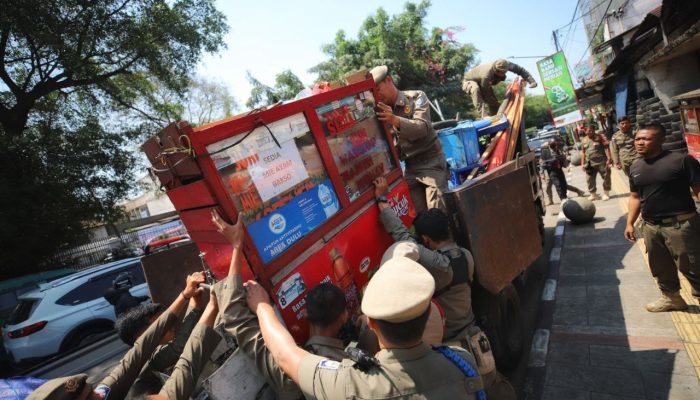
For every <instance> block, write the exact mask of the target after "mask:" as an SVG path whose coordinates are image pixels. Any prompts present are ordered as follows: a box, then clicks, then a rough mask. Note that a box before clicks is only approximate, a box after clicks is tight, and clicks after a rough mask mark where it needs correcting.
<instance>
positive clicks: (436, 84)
mask: <svg viewBox="0 0 700 400" xmlns="http://www.w3.org/2000/svg"><path fill="white" fill-rule="evenodd" d="M429 7H430V2H429V1H427V0H423V1H421V2H420V3H418V4H415V3H410V2H408V3H406V5H405V7H404V11H403V12H401V13H400V14H397V15H394V16H389V15H388V14H387V13H386V11H385V10H384V9H383V8H379V9H378V10H377V12H376V14H375V15H373V16H370V17H368V18H367V19H366V20H365V22H364V23H363V24H362V27H361V28H360V31H359V33H358V35H357V39H348V38H347V37H346V35H345V32H343V31H342V30H341V31H338V33H337V34H336V36H335V40H334V41H333V43H329V44H326V45H324V46H323V51H324V52H325V53H326V54H327V55H328V56H329V59H328V60H327V61H325V62H322V63H320V64H318V65H316V66H315V67H313V68H312V69H311V72H316V73H318V75H319V79H320V80H325V81H333V80H338V79H341V78H342V77H344V76H345V75H346V74H348V73H351V72H354V71H357V70H361V69H371V68H372V67H374V66H377V65H383V64H385V65H387V66H388V67H389V70H390V73H391V74H392V76H393V77H394V78H396V82H397V85H398V87H399V88H400V89H402V90H409V89H414V90H415V89H417V90H422V91H424V92H425V93H426V94H427V95H428V97H429V98H430V99H431V100H438V101H439V103H440V105H441V108H442V111H443V114H444V115H445V118H450V117H452V116H454V114H455V113H457V112H461V114H462V115H464V114H465V112H466V111H467V108H468V107H469V103H470V101H469V100H468V98H467V97H468V96H466V95H465V94H464V93H463V92H462V90H461V79H462V75H463V73H464V70H465V68H470V67H471V66H472V64H473V63H474V60H475V55H476V53H477V50H476V48H475V47H474V45H472V44H461V43H458V42H456V41H454V40H453V39H452V31H451V30H450V29H441V28H433V29H432V30H430V31H429V30H428V28H427V27H426V16H427V12H428V8H429Z"/></svg>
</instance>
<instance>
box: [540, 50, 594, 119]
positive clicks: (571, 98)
mask: <svg viewBox="0 0 700 400" xmlns="http://www.w3.org/2000/svg"><path fill="white" fill-rule="evenodd" d="M537 70H539V71H540V78H541V79H542V85H543V86H544V93H545V97H546V98H547V103H548V104H549V112H550V114H551V115H552V120H553V121H554V126H556V127H557V128H558V127H560V126H564V125H568V124H571V123H574V122H578V121H581V120H582V119H583V115H582V114H581V109H580V108H579V105H578V100H577V99H576V93H575V92H574V85H573V83H572V82H571V74H570V73H569V67H568V66H567V64H566V58H565V57H564V53H563V52H558V53H554V54H552V55H551V56H549V57H546V58H543V59H542V60H540V61H538V62H537Z"/></svg>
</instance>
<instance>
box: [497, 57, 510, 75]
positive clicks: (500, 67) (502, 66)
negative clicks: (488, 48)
mask: <svg viewBox="0 0 700 400" xmlns="http://www.w3.org/2000/svg"><path fill="white" fill-rule="evenodd" d="M493 70H494V71H498V72H501V73H506V72H508V61H507V60H504V59H502V58H501V59H500V60H496V62H494V63H493Z"/></svg>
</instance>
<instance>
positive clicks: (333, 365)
mask: <svg viewBox="0 0 700 400" xmlns="http://www.w3.org/2000/svg"><path fill="white" fill-rule="evenodd" d="M318 367H319V368H323V369H338V368H340V363H339V362H338V361H333V360H329V359H327V358H324V359H323V360H321V362H320V363H318Z"/></svg>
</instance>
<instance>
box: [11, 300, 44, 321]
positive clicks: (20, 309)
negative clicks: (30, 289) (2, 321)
mask: <svg viewBox="0 0 700 400" xmlns="http://www.w3.org/2000/svg"><path fill="white" fill-rule="evenodd" d="M38 302H39V300H38V299H21V300H20V301H19V303H17V305H16V306H15V308H14V310H12V313H11V314H10V317H9V318H8V319H7V324H8V325H15V324H19V323H21V322H24V321H26V320H28V319H29V317H30V316H31V315H32V311H33V310H34V308H35V307H34V305H35V304H36V303H38Z"/></svg>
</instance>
